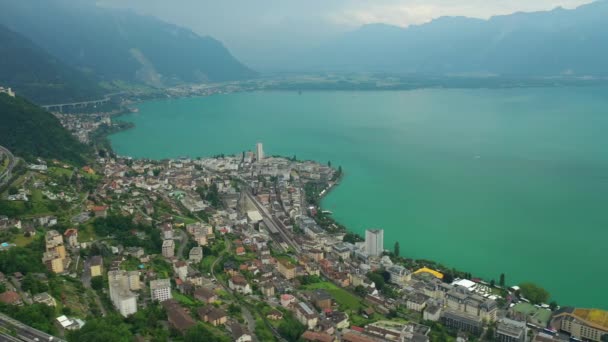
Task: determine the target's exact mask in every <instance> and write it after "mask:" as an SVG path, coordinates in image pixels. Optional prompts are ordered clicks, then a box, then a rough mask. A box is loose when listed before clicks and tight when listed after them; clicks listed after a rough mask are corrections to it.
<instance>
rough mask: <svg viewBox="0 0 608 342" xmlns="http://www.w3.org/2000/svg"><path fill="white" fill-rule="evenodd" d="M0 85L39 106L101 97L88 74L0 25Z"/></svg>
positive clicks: (99, 91)
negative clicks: (9, 88) (11, 89)
mask: <svg viewBox="0 0 608 342" xmlns="http://www.w3.org/2000/svg"><path fill="white" fill-rule="evenodd" d="M0 56H2V58H0V86H6V87H12V88H14V89H15V90H16V91H17V93H18V94H19V95H22V96H24V97H27V98H28V99H30V100H31V101H34V102H36V103H40V104H52V103H58V102H71V101H82V100H87V99H96V98H99V97H101V96H103V93H104V91H103V89H101V88H100V87H99V86H98V85H97V81H96V80H95V79H94V77H92V76H90V75H85V74H83V73H82V72H80V71H78V70H76V69H74V68H71V67H69V66H67V65H66V64H65V63H62V62H61V61H59V60H58V59H57V58H55V57H53V56H51V55H50V54H48V53H47V52H45V51H44V50H43V49H42V48H40V47H39V46H37V45H35V44H34V43H32V42H31V41H30V40H29V39H27V38H25V37H24V36H22V35H21V34H18V33H16V32H13V31H11V30H9V29H8V28H6V27H4V26H2V25H0Z"/></svg>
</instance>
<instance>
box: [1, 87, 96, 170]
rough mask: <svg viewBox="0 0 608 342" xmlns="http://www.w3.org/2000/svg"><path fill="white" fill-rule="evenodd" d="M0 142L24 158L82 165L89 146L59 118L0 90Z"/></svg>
mask: <svg viewBox="0 0 608 342" xmlns="http://www.w3.org/2000/svg"><path fill="white" fill-rule="evenodd" d="M0 145H2V146H4V147H6V148H8V149H9V150H10V151H11V152H13V154H14V155H16V156H18V157H22V158H25V159H33V158H35V157H42V158H48V159H59V160H63V161H67V162H72V163H75V164H77V165H82V164H84V162H85V159H86V155H87V154H88V153H89V148H88V147H87V146H86V145H84V144H82V143H80V142H79V141H78V140H76V138H74V137H73V136H72V135H71V134H70V132H68V131H67V130H66V129H65V128H63V126H61V123H60V122H59V120H58V119H57V118H55V117H54V116H53V115H52V114H51V113H49V112H46V111H44V110H43V109H42V108H40V107H38V106H36V105H34V104H32V103H31V102H28V101H27V100H25V99H24V98H21V97H19V96H17V97H10V96H8V95H7V94H4V93H0Z"/></svg>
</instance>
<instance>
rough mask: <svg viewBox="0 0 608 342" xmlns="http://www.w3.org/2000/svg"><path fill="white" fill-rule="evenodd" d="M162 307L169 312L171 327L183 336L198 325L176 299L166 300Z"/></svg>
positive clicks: (168, 317) (168, 318)
mask: <svg viewBox="0 0 608 342" xmlns="http://www.w3.org/2000/svg"><path fill="white" fill-rule="evenodd" d="M162 305H163V307H164V308H165V310H166V311H167V320H168V321H169V325H170V326H171V327H172V328H173V329H175V330H177V331H179V332H180V333H181V334H185V333H186V331H188V329H190V328H192V327H193V326H195V325H196V321H195V320H194V319H193V318H192V316H190V314H189V313H188V312H187V311H186V309H184V308H183V307H182V306H181V305H179V303H178V302H177V301H176V300H175V299H168V300H165V301H163V302H162Z"/></svg>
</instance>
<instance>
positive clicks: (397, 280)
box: [386, 265, 412, 286]
mask: <svg viewBox="0 0 608 342" xmlns="http://www.w3.org/2000/svg"><path fill="white" fill-rule="evenodd" d="M386 271H387V272H388V273H389V274H390V275H391V283H393V284H395V285H399V286H405V284H406V283H408V282H409V281H410V280H412V273H411V272H410V271H409V270H408V269H407V268H405V267H403V266H399V265H392V266H389V267H388V268H387V269H386Z"/></svg>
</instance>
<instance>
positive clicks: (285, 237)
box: [245, 191, 301, 254]
mask: <svg viewBox="0 0 608 342" xmlns="http://www.w3.org/2000/svg"><path fill="white" fill-rule="evenodd" d="M245 193H246V195H247V196H248V197H249V199H250V200H251V202H252V203H253V205H254V206H255V207H256V209H257V210H258V211H259V212H260V214H261V215H262V217H264V218H266V219H267V220H265V221H264V222H268V221H270V224H272V225H274V228H276V230H277V231H278V232H279V235H281V238H282V239H283V241H285V243H287V244H288V245H289V247H291V248H293V250H294V251H296V254H299V253H300V252H301V248H300V246H299V245H298V244H297V243H295V242H294V241H293V240H292V239H291V237H290V236H289V232H287V227H285V225H284V224H283V223H282V222H281V221H279V220H277V219H276V217H274V216H273V215H272V214H270V212H268V209H266V207H264V206H263V205H262V204H261V203H260V202H259V201H258V200H257V199H256V198H255V197H254V196H253V195H252V194H251V192H249V191H246V192H245Z"/></svg>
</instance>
